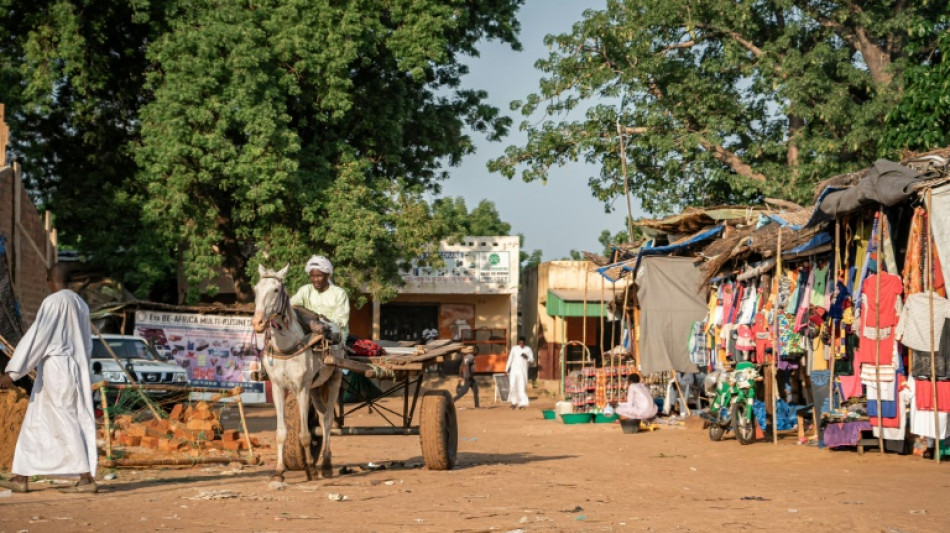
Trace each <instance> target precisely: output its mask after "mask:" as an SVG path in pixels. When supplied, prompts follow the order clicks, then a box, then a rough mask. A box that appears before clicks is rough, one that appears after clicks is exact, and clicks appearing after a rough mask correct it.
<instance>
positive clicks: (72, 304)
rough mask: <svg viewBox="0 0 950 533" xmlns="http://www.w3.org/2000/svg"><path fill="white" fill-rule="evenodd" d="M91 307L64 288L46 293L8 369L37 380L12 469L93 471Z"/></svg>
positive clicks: (19, 472) (27, 471)
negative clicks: (90, 366) (32, 371)
mask: <svg viewBox="0 0 950 533" xmlns="http://www.w3.org/2000/svg"><path fill="white" fill-rule="evenodd" d="M91 353H92V334H91V332H90V328H89V307H88V306H87V305H86V302H84V301H83V300H82V298H80V297H79V295H78V294H76V293H75V292H73V291H71V290H68V289H64V290H61V291H58V292H55V293H53V294H51V295H50V296H47V297H46V299H45V300H43V303H42V304H41V305H40V309H39V311H38V312H37V314H36V320H35V321H34V322H33V325H31V326H30V328H29V329H28V330H27V331H26V334H24V335H23V338H22V339H21V340H20V342H19V344H17V347H16V350H14V352H13V356H12V357H11V358H10V362H9V363H7V367H6V372H7V373H9V374H10V376H11V377H12V378H13V379H14V380H16V379H20V378H21V377H23V376H25V375H26V374H28V373H29V372H30V371H31V370H33V369H36V382H35V383H34V384H33V392H32V394H31V395H30V404H29V406H28V407H27V409H26V417H25V418H24V420H23V426H22V428H21V429H20V435H19V438H18V439H17V443H16V449H15V451H14V455H13V465H12V467H11V468H10V470H11V471H12V472H13V473H14V474H17V475H21V476H44V475H75V474H84V473H89V474H91V475H92V476H93V477H95V475H96V464H97V459H98V457H97V450H96V419H95V414H94V411H93V406H92V389H91V384H90V381H89V358H90V355H91Z"/></svg>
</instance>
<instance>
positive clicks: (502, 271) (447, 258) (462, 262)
mask: <svg viewBox="0 0 950 533" xmlns="http://www.w3.org/2000/svg"><path fill="white" fill-rule="evenodd" d="M438 255H439V256H440V257H441V258H442V262H443V263H444V266H442V267H439V268H435V267H420V266H415V265H413V266H412V268H410V269H409V270H408V271H405V272H403V273H402V274H403V279H405V280H406V281H407V282H410V283H411V282H417V283H419V282H437V283H508V282H509V281H510V279H509V277H510V273H511V269H510V261H511V260H510V257H509V252H507V251H498V252H494V251H493V252H463V251H448V252H447V251H440V252H438Z"/></svg>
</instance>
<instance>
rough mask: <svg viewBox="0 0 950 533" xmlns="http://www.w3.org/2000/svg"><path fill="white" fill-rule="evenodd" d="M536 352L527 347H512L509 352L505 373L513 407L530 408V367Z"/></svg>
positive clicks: (509, 398)
mask: <svg viewBox="0 0 950 533" xmlns="http://www.w3.org/2000/svg"><path fill="white" fill-rule="evenodd" d="M533 362H534V352H533V351H531V348H529V347H527V346H518V345H515V346H512V347H511V351H509V352H508V362H507V363H506V364H505V372H506V373H507V374H508V401H509V402H510V403H511V406H512V407H527V406H528V403H529V402H528V367H529V366H531V363H533Z"/></svg>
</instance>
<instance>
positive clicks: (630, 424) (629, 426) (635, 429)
mask: <svg viewBox="0 0 950 533" xmlns="http://www.w3.org/2000/svg"><path fill="white" fill-rule="evenodd" d="M620 429H622V430H623V432H624V433H627V434H630V433H640V420H639V419H627V418H622V419H620Z"/></svg>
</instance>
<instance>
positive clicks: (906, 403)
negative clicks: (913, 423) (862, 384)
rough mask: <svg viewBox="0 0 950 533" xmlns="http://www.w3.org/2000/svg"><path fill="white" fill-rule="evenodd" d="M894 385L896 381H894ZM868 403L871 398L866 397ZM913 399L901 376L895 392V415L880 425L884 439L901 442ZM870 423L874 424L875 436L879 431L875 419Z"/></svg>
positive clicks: (905, 434)
mask: <svg viewBox="0 0 950 533" xmlns="http://www.w3.org/2000/svg"><path fill="white" fill-rule="evenodd" d="M894 385H895V386H896V385H897V383H894ZM868 400H869V403H870V400H871V398H870V397H869V398H868ZM911 401H913V394H912V393H911V392H910V387H909V386H908V384H907V382H906V381H904V379H903V376H901V383H900V389H899V393H898V394H897V398H896V403H897V417H896V419H892V420H890V421H887V420H884V421H882V422H884V423H883V424H882V425H883V426H884V427H883V429H884V435H883V437H884V440H893V441H901V442H903V440H904V438H905V437H906V436H907V411H908V408H909V407H910V403H911ZM895 424H896V427H895ZM871 425H872V426H874V429H873V433H874V436H875V437H877V436H878V433H880V429H879V428H878V427H877V419H876V418H875V419H873V420H872V421H871Z"/></svg>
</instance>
